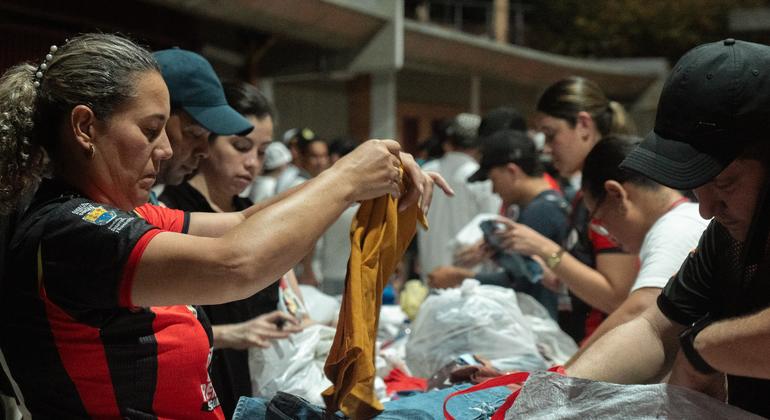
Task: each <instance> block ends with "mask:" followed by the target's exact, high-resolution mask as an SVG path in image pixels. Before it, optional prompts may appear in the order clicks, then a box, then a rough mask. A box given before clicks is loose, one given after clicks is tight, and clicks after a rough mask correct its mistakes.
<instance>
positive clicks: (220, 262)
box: [0, 34, 448, 419]
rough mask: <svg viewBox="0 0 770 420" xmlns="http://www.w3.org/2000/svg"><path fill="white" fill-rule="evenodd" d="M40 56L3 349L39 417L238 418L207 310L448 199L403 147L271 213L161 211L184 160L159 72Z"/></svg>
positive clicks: (4, 170)
mask: <svg viewBox="0 0 770 420" xmlns="http://www.w3.org/2000/svg"><path fill="white" fill-rule="evenodd" d="M44 57H45V59H44V60H42V62H40V61H39V62H38V63H39V64H38V65H37V66H35V65H32V64H28V63H23V64H19V65H16V66H14V67H12V68H10V69H9V70H7V71H6V72H4V74H3V75H2V77H0V149H2V150H3V151H4V152H3V153H0V179H2V180H3V182H2V183H0V185H2V188H0V211H2V210H5V211H6V212H9V211H17V210H18V211H20V212H21V211H22V210H23V212H22V213H23V214H20V217H19V218H18V220H15V223H14V228H13V232H12V238H11V240H10V241H9V246H8V248H7V250H6V255H5V256H6V261H13V263H12V264H6V266H5V267H3V268H4V272H3V280H4V281H3V292H2V293H0V300H1V301H2V303H1V304H0V312H1V313H0V326H1V327H0V345H1V346H2V358H3V359H4V360H3V366H4V368H6V369H4V370H5V372H6V373H7V374H9V376H10V379H11V380H12V381H13V383H14V391H15V392H16V394H17V395H18V397H19V401H20V402H21V403H22V404H23V405H24V407H25V410H27V411H26V412H25V417H32V418H38V417H39V418H132V419H133V418H196V419H224V413H223V412H222V410H221V408H220V402H219V399H218V397H217V392H216V390H215V389H214V386H213V384H212V381H211V378H210V376H209V372H208V366H209V365H210V363H211V360H212V346H213V333H212V329H211V326H210V323H209V322H208V319H207V318H206V316H204V313H203V311H201V310H200V308H199V307H196V306H195V305H196V304H218V303H223V302H230V301H235V300H240V299H245V298H247V297H249V296H252V295H254V294H255V293H256V292H258V291H259V290H261V289H264V288H265V287H267V286H268V285H269V284H271V283H273V282H274V281H275V280H276V279H277V278H279V277H280V276H281V275H283V274H284V273H285V272H286V271H287V270H288V269H289V268H290V267H291V266H293V265H294V264H296V263H297V262H298V261H299V260H300V259H301V258H302V256H303V255H305V254H306V253H307V250H308V249H309V248H310V246H312V244H313V243H314V242H315V241H316V240H317V239H318V237H320V236H321V234H322V233H323V232H324V230H325V229H326V228H327V227H328V226H329V225H331V224H332V222H333V221H334V220H335V219H336V218H337V217H338V216H339V214H341V213H342V212H343V211H344V210H345V209H346V208H347V207H349V206H350V205H352V204H353V203H355V202H357V201H362V200H368V199H373V198H376V197H380V196H383V195H385V194H391V195H393V196H394V197H399V204H400V206H401V208H406V207H409V206H412V205H417V204H418V201H419V204H420V205H421V208H422V209H423V210H425V211H427V208H428V205H429V203H430V197H431V194H432V192H433V185H434V182H435V183H436V184H437V185H439V186H440V187H442V188H444V189H446V190H448V188H447V187H446V185H445V183H444V182H443V180H442V179H441V178H440V177H439V176H438V175H435V174H429V173H425V172H423V171H421V170H420V169H419V167H418V166H417V164H416V162H415V161H414V159H413V158H412V157H411V155H408V154H405V153H401V151H400V145H399V144H398V143H397V142H395V141H393V140H371V141H367V142H365V143H364V144H362V145H361V146H359V147H358V148H357V149H356V150H354V151H353V152H351V153H350V154H349V155H348V156H346V157H345V158H343V159H340V160H339V161H338V162H337V163H336V164H335V165H334V166H333V167H332V168H330V169H329V170H327V171H325V172H324V173H323V174H321V175H319V176H318V177H316V178H314V179H312V180H310V181H308V182H307V183H305V184H304V185H303V187H302V188H301V189H298V190H296V191H294V192H293V193H292V194H287V195H286V196H284V197H283V199H282V200H281V202H280V203H275V204H273V205H270V206H267V207H264V208H258V207H256V206H252V207H250V208H249V209H247V210H244V211H243V212H236V213H228V214H212V213H186V212H183V211H180V210H173V209H169V208H167V207H161V206H152V205H147V204H146V202H147V199H148V196H149V190H150V188H151V187H152V185H153V184H154V183H155V180H156V179H157V173H158V168H159V167H160V166H162V165H161V163H162V162H164V161H166V160H168V159H169V158H170V157H171V154H172V149H171V146H170V142H169V138H168V136H167V134H166V131H165V130H164V127H165V126H166V122H167V121H168V118H169V114H170V112H171V99H170V95H169V91H168V88H167V86H166V83H165V82H164V79H163V77H162V75H161V74H160V68H159V67H158V64H157V62H156V60H155V59H154V58H153V57H152V55H151V54H150V53H149V52H148V51H147V50H145V49H144V48H142V47H140V46H138V45H136V44H135V43H134V42H132V41H130V40H128V39H125V38H123V37H120V36H116V35H110V34H84V35H79V36H77V37H74V38H72V39H70V40H69V41H68V42H67V43H66V44H64V45H62V46H61V47H58V46H55V45H53V46H51V47H50V49H49V50H48V52H47V53H46V54H45V56H44ZM203 96H205V95H203ZM171 97H173V95H172V96H171ZM191 97H192V96H191ZM200 103H201V102H198V103H197V104H196V103H187V105H185V106H187V108H186V111H185V112H186V113H189V115H190V118H200V121H198V120H196V121H198V122H199V123H201V124H210V123H212V121H209V120H207V117H208V116H209V115H210V114H209V112H211V113H213V114H216V113H218V111H217V110H219V111H221V110H222V108H221V107H220V106H217V105H216V104H214V103H211V102H208V104H207V106H209V108H205V109H203V110H201V109H198V108H196V107H197V106H198V105H200ZM225 114H226V112H225ZM225 120H227V117H226V116H225V117H223V119H222V120H221V121H220V122H223V121H225ZM233 121H236V122H237V119H235V120H233ZM231 122H232V121H231ZM213 124H218V123H217V122H216V121H215V122H213ZM236 125H237V124H236ZM211 128H214V129H217V127H215V126H211ZM235 129H236V130H237V127H235ZM43 174H46V175H47V176H50V177H49V178H46V179H44V180H41V177H42V175H43ZM402 179H403V181H404V184H406V190H405V191H404V192H402V190H401V185H400V184H401V181H402ZM6 180H8V182H6ZM30 192H34V197H33V198H32V203H31V204H29V206H28V207H27V206H26V203H23V200H24V198H25V196H26V194H28V193H30ZM24 207H26V210H25V209H24ZM307 220H312V221H313V223H306V222H307ZM23 411H24V410H23Z"/></svg>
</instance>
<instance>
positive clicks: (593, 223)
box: [588, 194, 610, 236]
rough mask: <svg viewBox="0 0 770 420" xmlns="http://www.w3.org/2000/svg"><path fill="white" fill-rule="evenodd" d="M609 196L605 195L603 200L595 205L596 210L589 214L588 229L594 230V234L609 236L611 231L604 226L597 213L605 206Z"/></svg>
mask: <svg viewBox="0 0 770 420" xmlns="http://www.w3.org/2000/svg"><path fill="white" fill-rule="evenodd" d="M606 198H607V195H606V194H605V195H604V196H603V197H602V198H600V199H599V200H597V201H596V204H595V205H594V209H593V210H592V211H591V212H590V213H588V227H589V228H590V229H591V230H593V231H594V232H596V233H598V234H599V235H602V236H609V235H610V231H608V230H607V228H606V227H604V225H603V224H602V220H601V219H600V218H598V217H596V213H597V212H598V211H599V208H600V207H601V206H602V204H604V201H605V200H606Z"/></svg>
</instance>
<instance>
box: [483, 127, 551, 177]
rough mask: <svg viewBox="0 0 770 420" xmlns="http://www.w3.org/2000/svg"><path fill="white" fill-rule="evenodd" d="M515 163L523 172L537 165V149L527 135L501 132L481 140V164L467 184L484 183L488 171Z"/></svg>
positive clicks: (508, 131)
mask: <svg viewBox="0 0 770 420" xmlns="http://www.w3.org/2000/svg"><path fill="white" fill-rule="evenodd" d="M508 163H515V164H517V165H519V166H521V167H522V168H523V169H524V171H525V172H528V173H529V172H530V171H531V169H530V168H534V167H535V166H536V165H537V164H538V157H537V148H536V147H535V142H534V141H532V139H531V138H529V136H527V133H525V132H523V131H518V130H501V131H498V132H496V133H493V134H491V135H490V136H488V137H485V138H483V139H482V140H481V163H480V164H479V169H478V170H477V171H476V172H475V173H474V174H473V175H471V176H470V177H468V182H476V181H485V180H487V179H488V178H489V170H490V169H492V168H494V167H495V166H501V165H506V164H508Z"/></svg>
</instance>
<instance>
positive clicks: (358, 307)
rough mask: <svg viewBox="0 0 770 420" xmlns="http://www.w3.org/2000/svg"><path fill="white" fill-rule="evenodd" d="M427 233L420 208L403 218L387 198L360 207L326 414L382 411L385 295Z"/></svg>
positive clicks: (329, 365) (330, 362)
mask: <svg viewBox="0 0 770 420" xmlns="http://www.w3.org/2000/svg"><path fill="white" fill-rule="evenodd" d="M418 220H419V221H420V223H422V224H423V226H425V227H426V228H427V222H426V221H425V216H424V215H423V214H422V211H421V210H420V209H419V207H418V206H417V204H416V203H415V204H414V205H413V206H411V207H410V208H408V209H407V210H405V211H404V212H402V213H399V212H398V200H396V199H394V198H392V197H391V196H390V195H386V196H383V197H380V198H377V199H375V200H368V201H365V202H363V203H362V204H361V207H360V208H359V210H358V213H357V214H356V218H355V219H354V220H353V223H352V225H351V228H350V229H351V232H350V233H351V251H350V260H349V261H348V274H347V277H346V279H345V294H344V296H343V297H342V307H341V309H340V316H339V322H338V324H337V333H336V335H335V336H334V343H333V344H332V348H331V351H330V353H329V357H328V358H327V359H326V366H325V367H324V372H325V373H326V376H327V377H328V378H329V380H330V381H331V382H332V383H333V385H332V386H331V387H329V388H328V389H326V390H325V391H324V392H323V397H324V401H325V402H326V408H327V409H329V410H331V411H332V412H334V411H336V410H342V412H343V413H345V415H347V416H349V417H351V418H354V419H363V418H370V417H373V416H375V415H377V414H379V413H380V412H381V411H382V409H383V407H382V404H381V403H380V401H379V400H378V399H377V397H376V396H375V394H374V376H375V367H374V358H375V354H374V352H375V348H374V347H375V346H374V344H375V340H376V338H377V323H378V322H379V316H380V305H381V304H382V290H383V288H384V287H385V285H386V284H387V282H388V278H389V277H390V276H391V274H393V271H394V270H395V269H396V265H397V264H398V262H399V261H400V260H401V257H402V256H403V255H404V251H405V250H406V247H407V246H408V245H409V242H410V241H411V240H412V237H413V236H414V234H415V230H416V227H417V226H416V225H417V221H418Z"/></svg>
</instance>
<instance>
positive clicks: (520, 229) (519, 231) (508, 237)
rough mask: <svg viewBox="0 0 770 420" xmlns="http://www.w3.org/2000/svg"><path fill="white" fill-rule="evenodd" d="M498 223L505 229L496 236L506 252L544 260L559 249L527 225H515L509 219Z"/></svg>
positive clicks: (555, 244)
mask: <svg viewBox="0 0 770 420" xmlns="http://www.w3.org/2000/svg"><path fill="white" fill-rule="evenodd" d="M500 221H501V222H502V223H503V224H504V225H505V226H506V227H507V229H505V230H504V231H502V232H499V233H498V234H497V235H499V236H500V243H501V244H502V246H503V247H504V248H505V249H507V250H510V251H514V252H518V253H520V254H523V255H527V256H533V255H537V256H539V257H541V258H546V257H547V256H548V255H550V254H552V253H553V252H556V251H558V250H559V248H560V247H559V245H558V244H557V243H555V242H554V241H552V240H550V239H548V238H546V237H545V236H543V235H541V234H540V233H539V232H537V231H536V230H534V229H532V228H531V227H529V226H527V225H522V224H521V223H516V222H514V221H512V220H510V219H500Z"/></svg>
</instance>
